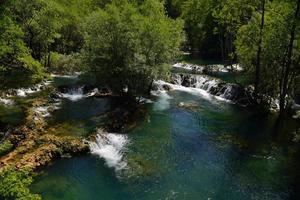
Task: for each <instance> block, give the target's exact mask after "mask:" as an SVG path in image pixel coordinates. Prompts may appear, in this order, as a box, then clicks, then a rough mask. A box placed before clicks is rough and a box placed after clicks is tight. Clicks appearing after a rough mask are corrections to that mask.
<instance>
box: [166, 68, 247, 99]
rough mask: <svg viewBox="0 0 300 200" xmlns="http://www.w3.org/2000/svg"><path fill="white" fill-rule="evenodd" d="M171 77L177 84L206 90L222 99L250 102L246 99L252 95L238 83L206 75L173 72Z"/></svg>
mask: <svg viewBox="0 0 300 200" xmlns="http://www.w3.org/2000/svg"><path fill="white" fill-rule="evenodd" d="M171 79H172V83H174V84H176V85H180V86H185V87H188V88H197V89H201V90H204V91H205V92H207V93H208V94H211V95H214V96H215V97H216V98H217V99H220V100H226V101H232V102H238V101H239V103H240V104H245V103H248V102H247V101H246V100H247V99H248V97H249V96H250V95H251V94H250V91H247V90H245V89H243V88H241V87H240V86H238V85H235V84H231V83H225V82H222V81H221V80H219V79H215V78H211V77H208V76H204V75H190V74H173V75H172V77H171ZM181 89H182V88H181ZM193 92H194V91H193ZM202 94H203V92H202ZM241 99H242V100H245V102H243V101H242V102H241V101H240V100H241Z"/></svg>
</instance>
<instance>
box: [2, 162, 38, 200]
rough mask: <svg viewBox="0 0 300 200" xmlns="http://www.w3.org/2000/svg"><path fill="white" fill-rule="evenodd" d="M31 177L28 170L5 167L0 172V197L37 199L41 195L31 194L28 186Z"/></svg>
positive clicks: (12, 199) (7, 199)
mask: <svg viewBox="0 0 300 200" xmlns="http://www.w3.org/2000/svg"><path fill="white" fill-rule="evenodd" d="M31 183H32V177H31V176H30V172H29V171H28V170H17V169H15V168H9V169H5V170H4V171H1V172H0V198H1V199H2V198H3V199H6V200H29V199H30V200H39V199H41V197H40V196H39V195H36V194H32V193H31V192H30V190H29V189H28V187H29V186H30V184H31Z"/></svg>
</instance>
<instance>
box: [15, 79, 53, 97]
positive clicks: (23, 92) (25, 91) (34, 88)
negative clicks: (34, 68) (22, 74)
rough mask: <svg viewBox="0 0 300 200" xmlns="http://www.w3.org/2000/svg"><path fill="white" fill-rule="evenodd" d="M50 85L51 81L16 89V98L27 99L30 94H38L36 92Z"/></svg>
mask: <svg viewBox="0 0 300 200" xmlns="http://www.w3.org/2000/svg"><path fill="white" fill-rule="evenodd" d="M50 84H51V81H44V82H43V83H40V84H36V85H34V86H32V87H29V88H19V89H16V90H14V91H15V94H16V96H19V97H26V96H27V95H29V94H32V93H36V92H39V91H41V90H43V89H44V88H45V87H46V86H48V85H50Z"/></svg>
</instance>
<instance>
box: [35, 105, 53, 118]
mask: <svg viewBox="0 0 300 200" xmlns="http://www.w3.org/2000/svg"><path fill="white" fill-rule="evenodd" d="M48 109H49V106H39V107H36V108H35V109H34V112H35V113H37V114H39V115H40V116H41V117H48V116H50V113H49V111H48Z"/></svg>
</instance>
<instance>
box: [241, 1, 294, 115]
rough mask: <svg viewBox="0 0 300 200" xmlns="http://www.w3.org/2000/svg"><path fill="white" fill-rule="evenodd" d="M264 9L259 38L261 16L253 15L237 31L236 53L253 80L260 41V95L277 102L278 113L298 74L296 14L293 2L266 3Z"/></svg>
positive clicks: (283, 108)
mask: <svg viewBox="0 0 300 200" xmlns="http://www.w3.org/2000/svg"><path fill="white" fill-rule="evenodd" d="M265 6H266V9H265V21H264V29H263V30H264V31H263V32H262V38H261V39H260V32H261V22H262V21H261V19H262V18H261V13H259V12H255V13H253V16H252V18H251V20H250V21H249V22H248V24H245V25H243V26H241V27H240V28H239V30H238V34H237V40H236V43H235V44H236V52H237V55H238V59H239V62H240V63H241V64H243V65H244V66H245V67H246V69H247V70H248V72H249V76H252V77H255V70H256V69H255V61H257V55H258V51H259V46H258V45H257V44H259V43H260V41H261V53H260V59H261V61H260V76H261V77H260V87H259V89H260V90H259V92H260V93H261V94H262V95H267V96H269V97H273V98H276V99H279V100H280V109H281V112H284V111H283V110H286V108H287V100H288V99H289V98H288V97H289V96H291V92H292V90H291V85H292V83H293V82H294V78H295V76H297V73H299V72H297V71H296V69H297V67H296V66H297V63H298V59H299V55H300V54H299V46H298V45H296V43H295V42H294V41H295V40H296V39H298V37H297V34H299V29H297V23H298V22H299V16H298V15H299V13H298V14H297V12H299V11H297V6H296V2H295V1H294V2H293V1H280V0H277V1H272V2H271V1H268V2H266V5H265ZM293 30H294V31H293ZM292 41H293V42H292ZM288 66H289V67H288ZM284 79H285V81H284Z"/></svg>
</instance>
